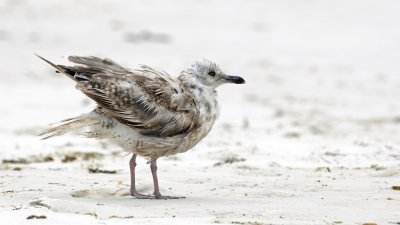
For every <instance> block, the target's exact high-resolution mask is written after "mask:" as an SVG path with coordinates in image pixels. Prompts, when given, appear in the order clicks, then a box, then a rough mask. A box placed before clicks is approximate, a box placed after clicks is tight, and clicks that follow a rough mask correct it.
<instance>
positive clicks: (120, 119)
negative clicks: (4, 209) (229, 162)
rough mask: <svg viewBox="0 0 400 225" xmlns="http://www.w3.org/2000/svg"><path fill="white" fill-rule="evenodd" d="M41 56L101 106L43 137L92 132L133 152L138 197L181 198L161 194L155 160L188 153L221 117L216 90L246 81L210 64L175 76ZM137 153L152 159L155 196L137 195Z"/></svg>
mask: <svg viewBox="0 0 400 225" xmlns="http://www.w3.org/2000/svg"><path fill="white" fill-rule="evenodd" d="M38 57H39V58H41V59H42V60H44V61H46V62H47V63H49V64H50V65H52V66H53V67H55V68H56V69H57V72H60V73H63V74H65V75H67V76H68V77H69V78H72V79H73V80H74V81H75V82H76V88H77V89H79V90H80V91H82V92H83V93H84V94H85V95H87V96H88V97H89V98H91V99H93V100H94V101H95V102H96V103H97V107H96V108H95V109H94V110H93V111H91V112H89V113H86V114H82V115H80V116H77V117H74V118H70V119H66V120H63V121H61V122H60V123H59V124H58V125H57V126H54V127H51V128H49V129H47V130H46V131H44V132H43V133H42V135H44V138H45V139H46V138H50V137H54V136H58V135H62V134H65V133H67V132H70V131H73V130H79V129H83V128H89V131H88V132H86V133H85V135H86V136H87V137H91V138H99V139H107V140H109V141H111V142H112V143H115V144H117V145H119V146H121V147H122V148H123V149H125V150H126V151H129V152H132V153H133V155H132V158H131V160H130V162H129V165H130V174H131V190H130V191H131V195H132V196H134V197H136V198H156V199H170V198H180V197H172V196H163V195H161V193H160V189H159V186H158V178H157V159H158V158H160V157H162V156H170V155H175V154H178V153H182V152H186V151H187V150H189V149H191V148H192V147H193V146H195V145H196V144H197V143H198V142H199V141H200V140H201V139H203V138H204V137H205V136H206V135H207V134H208V133H209V132H210V130H211V128H212V126H213V125H214V122H215V120H216V119H217V117H218V114H219V109H218V102H217V92H216V90H215V89H216V88H217V87H218V86H220V85H221V84H224V83H235V84H243V83H245V81H244V79H243V78H241V77H238V76H230V75H226V74H225V73H223V72H222V71H221V69H220V68H219V67H218V66H217V65H216V64H215V63H213V62H210V61H207V60H204V61H202V62H196V63H194V64H193V65H192V66H191V67H190V68H188V69H186V70H183V71H182V72H181V74H180V75H179V76H178V77H177V78H173V77H171V76H170V75H169V74H167V73H165V72H163V71H158V70H155V69H153V68H151V67H149V66H141V69H139V70H129V69H126V68H124V67H122V66H120V65H119V64H117V63H115V62H114V61H112V60H110V59H102V58H98V57H93V56H91V57H80V56H69V57H68V60H69V61H70V62H72V63H74V64H75V65H73V66H63V65H56V64H54V63H52V62H50V61H49V60H47V59H45V58H43V57H41V56H38ZM137 155H139V156H143V157H147V158H149V161H150V168H151V173H152V176H153V183H154V193H153V195H143V194H139V193H138V192H137V191H136V187H135V167H136V156H137Z"/></svg>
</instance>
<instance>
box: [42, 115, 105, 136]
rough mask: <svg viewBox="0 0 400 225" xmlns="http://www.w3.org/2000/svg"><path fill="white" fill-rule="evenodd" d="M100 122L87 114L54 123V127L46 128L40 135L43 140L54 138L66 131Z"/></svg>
mask: <svg viewBox="0 0 400 225" xmlns="http://www.w3.org/2000/svg"><path fill="white" fill-rule="evenodd" d="M96 123H98V121H97V120H95V119H93V118H90V117H86V116H78V117H73V118H69V119H65V120H62V121H61V122H60V123H59V124H58V125H53V126H52V127H50V128H48V129H46V130H44V131H43V132H42V133H40V134H39V136H42V140H45V139H48V138H52V137H55V136H60V135H63V134H65V133H68V132H71V131H75V130H77V129H80V128H84V127H86V126H90V125H93V124H96Z"/></svg>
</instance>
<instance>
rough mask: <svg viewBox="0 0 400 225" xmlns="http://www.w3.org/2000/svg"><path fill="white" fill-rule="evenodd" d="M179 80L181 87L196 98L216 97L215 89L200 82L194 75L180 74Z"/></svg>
mask: <svg viewBox="0 0 400 225" xmlns="http://www.w3.org/2000/svg"><path fill="white" fill-rule="evenodd" d="M179 80H180V81H181V84H182V85H183V88H184V89H185V90H186V91H188V92H190V93H191V94H192V95H193V97H195V98H197V99H202V98H207V99H210V100H211V99H212V100H214V99H215V98H216V97H217V91H216V90H215V89H214V88H212V87H210V86H208V85H204V84H202V83H201V82H200V81H199V80H197V79H196V78H195V77H192V76H185V75H184V74H182V75H181V76H179Z"/></svg>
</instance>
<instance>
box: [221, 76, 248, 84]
mask: <svg viewBox="0 0 400 225" xmlns="http://www.w3.org/2000/svg"><path fill="white" fill-rule="evenodd" d="M224 79H225V80H226V82H229V83H234V84H244V83H246V81H245V80H244V79H243V78H241V77H239V76H229V75H226V76H225V77H224Z"/></svg>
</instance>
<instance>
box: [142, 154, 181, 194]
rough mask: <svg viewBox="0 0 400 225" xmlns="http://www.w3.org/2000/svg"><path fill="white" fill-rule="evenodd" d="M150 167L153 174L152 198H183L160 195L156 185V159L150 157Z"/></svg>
mask: <svg viewBox="0 0 400 225" xmlns="http://www.w3.org/2000/svg"><path fill="white" fill-rule="evenodd" d="M150 169H151V174H152V175H153V183H154V198H156V199H179V198H185V197H174V196H163V195H161V193H160V188H159V186H158V177H157V159H151V161H150Z"/></svg>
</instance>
